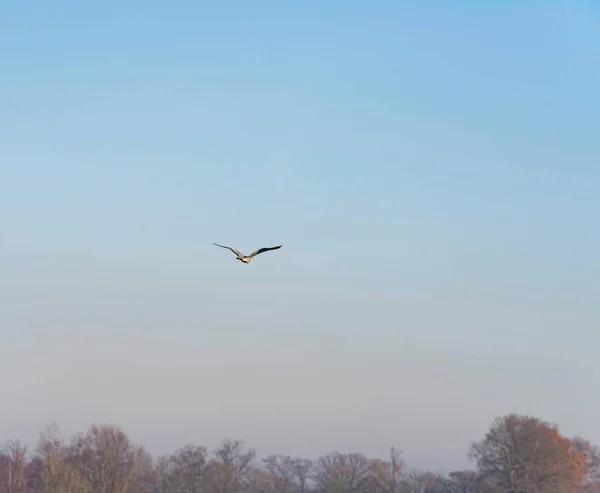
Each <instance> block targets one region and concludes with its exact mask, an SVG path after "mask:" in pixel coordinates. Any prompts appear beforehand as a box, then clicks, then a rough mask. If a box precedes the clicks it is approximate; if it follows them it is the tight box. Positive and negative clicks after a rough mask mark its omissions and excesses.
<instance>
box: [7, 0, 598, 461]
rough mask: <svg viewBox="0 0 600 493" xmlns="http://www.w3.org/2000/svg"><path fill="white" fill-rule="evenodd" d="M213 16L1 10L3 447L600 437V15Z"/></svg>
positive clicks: (318, 12) (353, 9) (479, 11)
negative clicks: (237, 254) (520, 420)
mask: <svg viewBox="0 0 600 493" xmlns="http://www.w3.org/2000/svg"><path fill="white" fill-rule="evenodd" d="M216 5H217V4H216V3H215V4H212V6H211V4H209V3H203V2H192V1H180V2H173V3H172V4H170V6H168V5H167V4H166V3H165V2H154V1H149V2H141V1H137V0H133V1H130V2H127V3H121V2H116V1H107V2H103V3H101V4H97V5H92V4H90V3H87V4H84V3H83V2H74V1H70V2H68V1H63V2H53V3H52V6H50V5H49V4H48V3H47V2H41V1H31V2H17V1H5V2H3V3H2V4H0V59H1V60H2V76H1V77H0V210H1V211H2V212H1V213H0V219H1V221H0V225H1V228H2V229H1V231H2V241H1V242H0V264H1V265H2V271H3V274H2V276H1V278H0V303H1V305H2V310H0V328H1V330H2V341H3V343H2V345H1V346H0V356H1V357H0V372H1V373H2V374H4V375H7V374H8V375H12V378H10V381H9V383H8V384H5V389H4V402H3V406H2V409H1V410H0V437H1V438H2V439H3V440H4V439H5V440H8V439H12V438H16V437H22V438H24V439H26V440H30V441H32V443H34V440H35V439H36V437H37V435H38V433H39V432H40V431H42V429H43V427H44V426H45V425H46V424H48V423H49V422H51V421H56V422H57V423H58V424H59V426H60V427H61V429H62V430H63V432H64V433H65V434H66V435H68V434H70V433H72V432H74V431H80V430H82V429H85V428H86V427H87V426H88V425H89V424H90V423H91V422H97V423H103V422H109V423H114V424H118V425H122V426H124V427H125V428H126V430H127V431H128V432H129V434H130V436H131V438H132V439H134V440H136V441H138V442H141V443H143V444H145V445H147V446H148V448H149V449H150V450H151V451H153V452H157V453H160V452H166V451H169V450H171V449H173V448H175V447H177V446H179V445H181V444H183V443H186V442H191V441H195V442H198V443H203V444H206V445H208V446H213V445H215V444H216V443H217V442H218V441H219V440H220V439H221V438H223V437H224V436H230V437H235V438H242V439H244V440H246V441H247V442H249V443H250V444H252V445H254V446H256V447H258V449H259V451H260V452H261V453H264V454H266V453H271V452H282V453H290V454H299V455H306V456H314V455H316V454H320V453H325V452H328V451H331V450H341V451H355V450H360V451H364V452H366V453H369V454H371V455H376V456H383V455H385V454H386V453H387V452H388V450H389V446H390V445H396V446H397V447H398V448H400V449H402V450H403V451H404V455H405V458H406V460H407V461H408V462H409V463H410V464H412V465H415V466H418V467H431V468H435V469H444V470H451V469H453V468H457V467H465V466H467V465H468V462H467V460H466V452H467V448H468V446H469V443H470V442H471V440H475V439H479V438H480V437H482V436H483V433H484V432H485V430H486V428H487V427H488V426H489V424H490V423H491V421H492V420H493V419H494V418H495V417H496V416H500V415H503V414H506V413H509V412H513V411H514V412H521V413H530V414H535V415H538V416H540V417H542V418H543V419H548V420H551V421H556V422H558V423H559V425H560V426H561V429H562V430H563V431H564V432H565V433H567V434H581V435H584V436H586V437H587V438H589V439H590V440H592V441H595V442H596V443H598V444H600V423H599V422H598V421H597V414H598V413H597V410H598V406H599V405H600V397H598V396H597V392H595V391H593V390H592V389H594V388H597V386H598V383H600V377H599V375H600V372H599V367H598V365H597V363H595V361H596V360H597V347H598V344H599V343H600V333H599V332H598V330H597V329H598V328H599V327H600V310H599V308H598V303H597V300H598V299H600V256H599V253H598V252H599V251H600V229H599V228H598V227H597V223H598V217H599V215H600V198H599V195H598V190H599V189H600V138H598V136H599V135H600V118H599V116H598V115H599V114H600V99H598V97H597V88H598V87H600V34H598V33H600V10H599V9H598V6H597V5H596V4H595V3H594V2H592V1H587V2H584V1H580V2H567V1H562V2H558V1H555V2H541V1H540V2H528V3H527V5H523V4H522V3H520V2H488V3H485V2H481V3H479V5H478V6H476V4H475V2H466V1H456V2H452V5H450V4H444V6H442V3H441V2H397V3H396V2H391V1H373V2H353V1H352V2H351V1H349V2H342V1H330V2H323V3H320V2H316V1H307V2H295V3H291V2H290V3H283V2H274V1H271V2H266V1H265V2H258V3H246V2H234V3H230V4H228V6H225V4H222V6H221V7H217V6H216ZM212 242H217V243H224V244H228V245H233V246H235V247H237V248H239V249H241V250H242V251H245V252H250V251H252V250H254V249H255V248H257V247H260V246H263V245H271V244H279V243H283V248H282V249H281V250H279V251H278V252H274V253H269V254H265V255H264V256H260V257H258V258H257V260H256V262H255V263H254V264H253V265H251V266H249V267H247V266H244V265H241V264H240V263H239V262H237V261H235V258H234V257H233V255H232V254H231V253H230V252H227V251H226V250H222V249H218V248H216V247H214V246H213V245H212Z"/></svg>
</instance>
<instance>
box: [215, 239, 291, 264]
mask: <svg viewBox="0 0 600 493" xmlns="http://www.w3.org/2000/svg"><path fill="white" fill-rule="evenodd" d="M213 245H215V246H218V247H221V248H227V249H228V250H231V251H232V252H233V253H235V255H236V258H237V260H239V261H240V262H243V263H244V264H246V265H249V264H250V263H251V262H252V261H253V260H254V257H256V256H257V255H258V254H260V253H264V252H268V251H270V250H279V249H280V248H281V247H282V246H283V245H279V246H274V247H263V248H259V249H258V250H256V251H255V252H253V253H251V254H250V255H244V254H243V253H241V252H239V251H238V250H236V249H235V248H231V247H228V246H225V245H219V244H218V243H213Z"/></svg>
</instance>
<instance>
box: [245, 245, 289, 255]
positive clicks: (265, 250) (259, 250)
mask: <svg viewBox="0 0 600 493" xmlns="http://www.w3.org/2000/svg"><path fill="white" fill-rule="evenodd" d="M281 246H282V245H279V246H275V247H264V248H259V249H258V250H256V251H255V252H253V253H251V254H250V255H248V257H250V258H252V257H255V256H256V255H258V254H259V253H264V252H268V251H269V250H279V249H280V248H281Z"/></svg>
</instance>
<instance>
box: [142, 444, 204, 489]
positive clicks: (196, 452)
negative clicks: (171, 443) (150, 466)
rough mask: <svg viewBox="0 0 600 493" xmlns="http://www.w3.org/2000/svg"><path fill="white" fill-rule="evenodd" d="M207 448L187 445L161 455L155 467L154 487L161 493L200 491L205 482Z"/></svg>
mask: <svg viewBox="0 0 600 493" xmlns="http://www.w3.org/2000/svg"><path fill="white" fill-rule="evenodd" d="M207 460H208V459H207V450H206V448H204V447H196V446H192V445H186V446H185V447H182V448H181V449H179V450H178V451H176V452H175V453H173V454H171V455H169V456H167V457H161V458H160V459H159V460H158V462H157V464H156V467H155V472H154V480H153V483H154V487H155V490H157V491H158V492H160V493H199V492H200V491H202V489H203V487H204V482H205V472H206V463H207Z"/></svg>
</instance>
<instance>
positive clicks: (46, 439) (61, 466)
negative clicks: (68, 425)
mask: <svg viewBox="0 0 600 493" xmlns="http://www.w3.org/2000/svg"><path fill="white" fill-rule="evenodd" d="M37 452H38V459H39V461H40V462H41V468H42V491H43V492H44V493H92V489H91V486H90V484H89V482H88V480H87V479H86V478H85V477H84V476H83V475H82V474H81V473H80V472H79V470H78V469H77V467H75V466H74V465H72V464H70V463H68V462H67V461H65V455H66V450H65V445H64V444H63V442H62V440H61V439H60V437H59V434H58V428H57V427H56V425H51V426H49V427H48V429H47V430H46V432H45V433H44V434H42V436H41V437H40V440H39V441H38V446H37Z"/></svg>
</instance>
